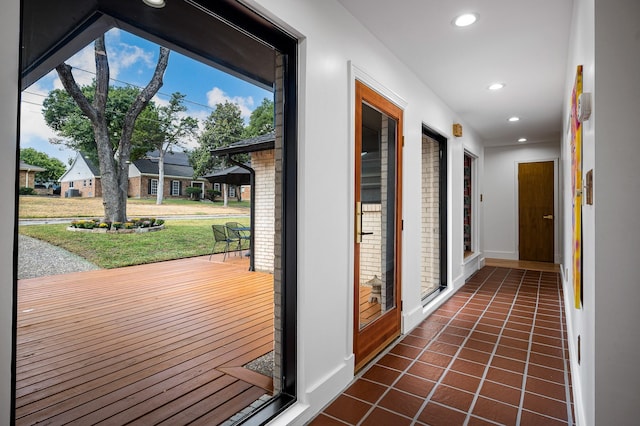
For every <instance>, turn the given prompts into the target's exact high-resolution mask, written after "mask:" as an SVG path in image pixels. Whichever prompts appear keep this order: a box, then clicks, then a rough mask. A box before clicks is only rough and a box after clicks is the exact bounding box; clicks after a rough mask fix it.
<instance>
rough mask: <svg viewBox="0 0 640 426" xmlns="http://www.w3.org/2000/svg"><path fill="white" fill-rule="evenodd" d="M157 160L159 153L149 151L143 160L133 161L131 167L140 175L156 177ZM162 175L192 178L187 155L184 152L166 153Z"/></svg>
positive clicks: (191, 168) (157, 170)
mask: <svg viewBox="0 0 640 426" xmlns="http://www.w3.org/2000/svg"><path fill="white" fill-rule="evenodd" d="M159 158H160V153H159V152H158V151H150V152H148V153H147V154H146V155H145V156H144V158H141V159H139V160H136V161H134V162H133V165H134V166H136V168H137V169H138V170H139V171H140V173H142V174H146V175H157V174H159V169H158V160H159ZM164 174H165V175H166V176H175V177H185V178H193V167H191V165H190V164H189V157H188V156H187V154H186V153H185V152H167V153H166V154H165V156H164Z"/></svg>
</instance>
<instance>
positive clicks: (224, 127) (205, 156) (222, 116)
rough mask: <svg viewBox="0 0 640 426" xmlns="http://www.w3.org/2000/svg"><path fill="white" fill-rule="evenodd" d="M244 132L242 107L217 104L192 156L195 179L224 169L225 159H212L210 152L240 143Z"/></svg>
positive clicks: (231, 104) (208, 118) (228, 103)
mask: <svg viewBox="0 0 640 426" xmlns="http://www.w3.org/2000/svg"><path fill="white" fill-rule="evenodd" d="M243 131H244V123H243V121H242V114H241V112H240V107H238V105H237V104H234V103H231V102H229V101H226V102H224V103H219V104H217V105H216V109H215V110H213V111H212V112H211V114H209V117H207V119H206V120H205V122H204V130H203V131H202V133H201V134H200V137H199V138H198V147H197V148H196V149H195V150H194V151H193V152H192V154H191V156H190V162H191V165H192V166H193V173H194V177H198V176H202V175H204V174H206V173H209V172H211V171H213V170H215V169H216V168H220V167H223V166H224V165H225V162H224V159H220V158H216V157H211V154H210V153H209V152H210V151H211V150H212V149H215V148H221V147H224V146H227V145H229V144H232V143H233V142H237V141H239V140H240V139H242V135H243Z"/></svg>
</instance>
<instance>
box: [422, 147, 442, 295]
mask: <svg viewBox="0 0 640 426" xmlns="http://www.w3.org/2000/svg"><path fill="white" fill-rule="evenodd" d="M439 161H440V151H439V147H438V142H436V141H435V140H433V139H431V138H429V137H427V136H423V138H422V239H421V241H422V242H421V274H420V275H421V285H422V295H423V296H424V295H426V294H428V293H430V292H431V291H433V290H435V289H436V288H438V287H439V286H440V214H439V208H440V200H439V197H440V163H439Z"/></svg>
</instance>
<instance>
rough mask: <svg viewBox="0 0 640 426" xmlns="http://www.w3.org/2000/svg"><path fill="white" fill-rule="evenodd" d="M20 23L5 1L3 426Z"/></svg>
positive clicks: (0, 116)
mask: <svg viewBox="0 0 640 426" xmlns="http://www.w3.org/2000/svg"><path fill="white" fill-rule="evenodd" d="M19 22H20V3H19V2H18V1H11V2H4V3H3V5H2V14H0V35H1V36H2V37H1V38H2V43H0V57H1V58H2V61H0V99H2V102H0V140H1V141H2V155H0V182H3V183H4V185H3V196H4V202H3V203H0V217H2V218H3V223H4V226H0V342H2V343H0V425H8V424H9V420H10V416H11V353H12V349H13V338H12V334H13V320H12V318H13V284H14V280H13V274H14V272H13V264H14V260H15V258H16V254H15V252H14V244H15V240H14V219H15V215H14V209H15V204H14V203H13V200H14V198H15V185H16V184H15V182H16V139H17V138H16V135H17V131H18V130H17V123H18V120H17V118H16V117H17V108H18V46H19V45H20V43H19V39H18V31H19V28H18V26H19Z"/></svg>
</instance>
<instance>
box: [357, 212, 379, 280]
mask: <svg viewBox="0 0 640 426" xmlns="http://www.w3.org/2000/svg"><path fill="white" fill-rule="evenodd" d="M362 232H366V233H369V232H371V234H369V235H363V236H362V242H361V243H360V284H361V285H362V284H364V283H366V282H367V281H369V280H370V279H372V278H373V277H374V276H377V277H378V278H380V279H382V250H381V248H382V206H381V205H380V204H377V203H376V204H363V205H362ZM383 282H384V280H383Z"/></svg>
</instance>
